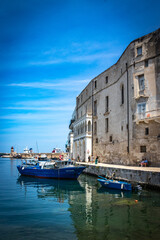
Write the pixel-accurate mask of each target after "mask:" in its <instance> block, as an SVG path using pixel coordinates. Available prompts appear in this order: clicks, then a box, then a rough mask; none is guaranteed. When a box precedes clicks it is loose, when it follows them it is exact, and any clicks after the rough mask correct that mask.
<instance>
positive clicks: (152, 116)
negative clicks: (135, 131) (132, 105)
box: [135, 109, 160, 124]
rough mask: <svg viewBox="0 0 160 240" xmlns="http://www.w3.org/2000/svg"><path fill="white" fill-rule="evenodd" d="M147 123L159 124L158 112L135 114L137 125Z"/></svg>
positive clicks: (159, 116) (157, 110)
mask: <svg viewBox="0 0 160 240" xmlns="http://www.w3.org/2000/svg"><path fill="white" fill-rule="evenodd" d="M149 121H155V122H159V123H160V110H159V109H156V110H152V111H146V112H141V113H137V114H136V119H135V122H136V123H137V124H139V123H141V122H145V123H149Z"/></svg>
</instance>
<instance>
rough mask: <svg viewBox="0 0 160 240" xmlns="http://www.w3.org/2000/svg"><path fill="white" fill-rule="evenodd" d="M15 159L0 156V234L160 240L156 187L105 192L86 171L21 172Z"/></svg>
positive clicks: (25, 239) (22, 238) (55, 239)
mask: <svg viewBox="0 0 160 240" xmlns="http://www.w3.org/2000/svg"><path fill="white" fill-rule="evenodd" d="M19 163H20V160H16V159H14V160H10V159H2V158H0V239H2V240H10V239H16V240H31V239H33V240H41V239H45V240H51V239H52V240H60V239H63V240H72V239H78V240H87V239H88V240H149V239H152V240H154V239H157V240H158V239H160V192H158V191H147V190H142V191H140V192H138V193H130V192H121V191H120V192H119V191H116V190H110V191H108V190H106V189H103V188H102V187H101V186H100V184H99V183H98V182H97V179H96V178H95V177H91V176H86V175H81V176H80V177H79V178H78V180H77V181H73V180H51V179H50V180H45V179H36V178H31V177H30V178H29V177H21V176H19V174H18V171H17V169H16V165H18V164H19ZM135 200H138V201H135Z"/></svg>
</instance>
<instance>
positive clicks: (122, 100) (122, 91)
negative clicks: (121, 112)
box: [121, 84, 124, 104]
mask: <svg viewBox="0 0 160 240" xmlns="http://www.w3.org/2000/svg"><path fill="white" fill-rule="evenodd" d="M123 103H124V85H123V84H122V86H121V104H123Z"/></svg>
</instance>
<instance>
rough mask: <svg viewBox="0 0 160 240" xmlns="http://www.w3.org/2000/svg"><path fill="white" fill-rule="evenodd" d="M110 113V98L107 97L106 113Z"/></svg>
mask: <svg viewBox="0 0 160 240" xmlns="http://www.w3.org/2000/svg"><path fill="white" fill-rule="evenodd" d="M108 111H109V97H108V96H107V97H106V112H108Z"/></svg>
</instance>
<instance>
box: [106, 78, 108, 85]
mask: <svg viewBox="0 0 160 240" xmlns="http://www.w3.org/2000/svg"><path fill="white" fill-rule="evenodd" d="M107 83H108V76H106V84H107Z"/></svg>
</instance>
